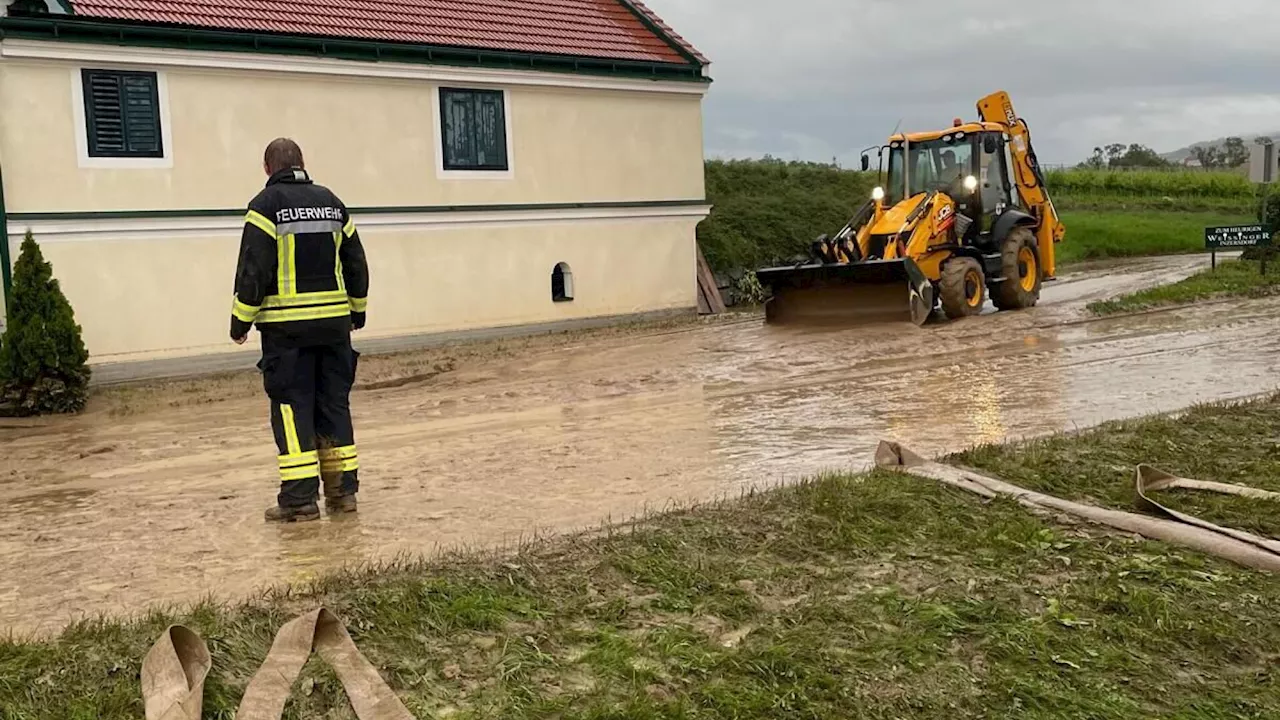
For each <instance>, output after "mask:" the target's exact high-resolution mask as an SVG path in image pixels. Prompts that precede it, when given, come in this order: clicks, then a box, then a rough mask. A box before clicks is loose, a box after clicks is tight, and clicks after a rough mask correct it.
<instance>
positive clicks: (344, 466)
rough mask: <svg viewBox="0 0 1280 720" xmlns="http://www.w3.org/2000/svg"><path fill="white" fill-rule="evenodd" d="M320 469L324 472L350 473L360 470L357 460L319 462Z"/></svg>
mask: <svg viewBox="0 0 1280 720" xmlns="http://www.w3.org/2000/svg"><path fill="white" fill-rule="evenodd" d="M320 468H321V469H322V470H323V471H324V472H352V471H353V470H359V469H360V460H359V459H357V458H347V459H346V460H321V461H320Z"/></svg>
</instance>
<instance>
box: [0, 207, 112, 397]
mask: <svg viewBox="0 0 1280 720" xmlns="http://www.w3.org/2000/svg"><path fill="white" fill-rule="evenodd" d="M5 307H6V308H7V312H8V320H7V323H6V326H5V331H4V335H3V336H0V414H10V415H44V414H52V413H74V412H79V411H80V410H83V409H84V406H85V403H86V401H87V400H88V395H89V376H90V370H89V366H88V360H89V352H88V350H87V349H86V348H85V345H84V340H83V339H82V338H81V336H80V326H79V325H77V324H76V319H75V313H74V312H73V311H72V309H71V303H69V302H67V298H66V296H65V295H63V294H62V289H61V288H60V287H59V286H58V281H57V280H56V279H54V277H53V266H52V265H51V264H50V263H49V262H47V261H45V259H44V255H43V253H41V252H40V246H39V245H38V244H37V243H36V241H35V238H34V237H32V235H31V231H30V230H28V231H27V235H26V237H25V238H24V239H23V241H22V250H21V252H20V253H19V255H18V261H17V263H15V264H14V267H13V289H12V291H11V292H10V294H9V297H8V298H7V301H6V302H5Z"/></svg>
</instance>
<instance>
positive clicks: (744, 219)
mask: <svg viewBox="0 0 1280 720" xmlns="http://www.w3.org/2000/svg"><path fill="white" fill-rule="evenodd" d="M706 182H707V198H708V200H709V201H710V202H711V204H712V205H713V208H712V211H711V216H710V217H708V218H707V219H706V220H704V221H703V222H702V223H701V224H700V225H699V226H698V243H699V245H700V246H701V247H702V252H703V253H704V254H705V255H706V257H707V262H708V263H709V264H710V265H711V267H712V268H713V269H715V270H716V271H717V272H722V273H726V272H735V271H739V270H743V269H755V268H758V267H763V266H766V265H772V264H774V263H778V262H785V261H786V260H788V259H790V258H792V257H793V256H795V255H797V254H803V253H805V252H806V250H807V248H808V247H809V244H810V243H811V242H813V240H814V239H815V238H816V237H818V236H819V235H821V234H823V233H834V232H836V231H837V230H839V229H840V228H841V227H842V226H843V225H844V224H845V223H846V222H848V220H849V218H850V217H851V216H852V215H853V213H854V212H856V211H857V209H858V207H860V206H861V205H862V204H863V203H865V202H866V201H867V200H868V199H869V198H870V197H871V188H872V187H873V186H874V184H875V173H861V172H853V171H849V170H841V169H839V168H837V167H835V166H832V165H824V164H819V163H804V162H784V161H781V160H772V159H765V160H733V161H720V160H712V161H708V162H707V164H706Z"/></svg>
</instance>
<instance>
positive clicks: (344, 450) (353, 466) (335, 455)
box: [320, 445, 360, 472]
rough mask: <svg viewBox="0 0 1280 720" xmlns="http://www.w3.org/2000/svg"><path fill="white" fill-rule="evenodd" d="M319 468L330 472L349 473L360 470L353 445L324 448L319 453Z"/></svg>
mask: <svg viewBox="0 0 1280 720" xmlns="http://www.w3.org/2000/svg"><path fill="white" fill-rule="evenodd" d="M320 467H321V468H323V469H324V470H328V471H332V472H351V471H352V470H359V469H360V460H359V458H358V457H357V454H356V446H355V445H344V446H343V447H336V448H326V449H324V450H321V451H320Z"/></svg>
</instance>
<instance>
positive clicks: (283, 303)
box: [262, 290, 347, 310]
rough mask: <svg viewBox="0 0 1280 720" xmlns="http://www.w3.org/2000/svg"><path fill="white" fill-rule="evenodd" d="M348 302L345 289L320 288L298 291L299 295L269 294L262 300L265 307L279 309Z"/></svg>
mask: <svg viewBox="0 0 1280 720" xmlns="http://www.w3.org/2000/svg"><path fill="white" fill-rule="evenodd" d="M346 302H347V292H346V291H345V290H320V291H318V292H305V293H298V294H297V295H289V296H285V295H268V296H267V297H266V298H265V299H264V300H263V301H262V307H263V309H267V310H278V309H282V308H296V307H299V306H301V305H339V304H343V303H346Z"/></svg>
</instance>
